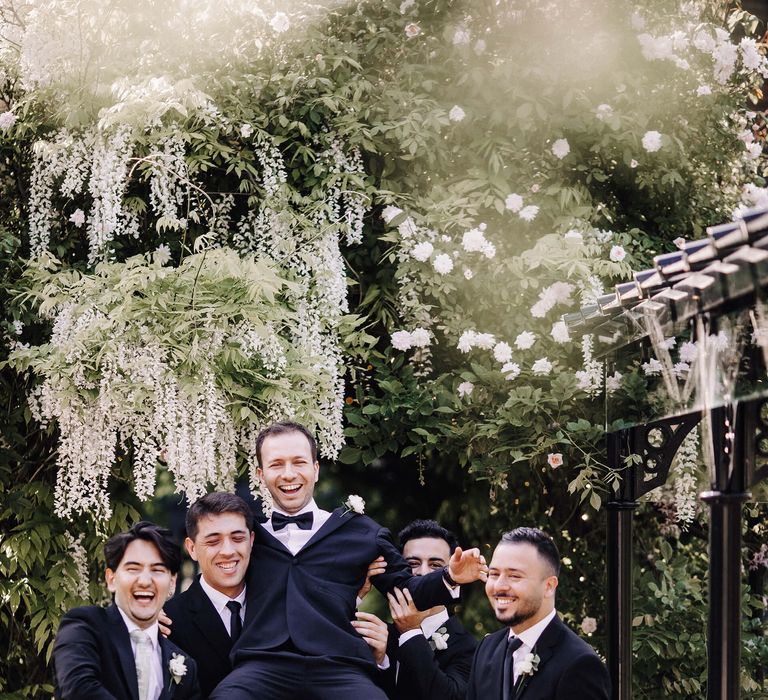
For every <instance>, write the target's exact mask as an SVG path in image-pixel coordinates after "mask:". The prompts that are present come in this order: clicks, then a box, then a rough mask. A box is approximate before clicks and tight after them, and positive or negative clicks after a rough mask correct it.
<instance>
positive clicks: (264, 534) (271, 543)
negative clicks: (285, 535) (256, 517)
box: [254, 521, 291, 554]
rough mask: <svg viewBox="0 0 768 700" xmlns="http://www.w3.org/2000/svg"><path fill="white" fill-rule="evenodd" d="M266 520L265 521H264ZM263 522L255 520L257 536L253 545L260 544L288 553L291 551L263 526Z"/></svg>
mask: <svg viewBox="0 0 768 700" xmlns="http://www.w3.org/2000/svg"><path fill="white" fill-rule="evenodd" d="M264 522H266V521H264ZM264 522H257V523H256V527H257V528H258V529H257V532H258V537H257V540H256V542H254V545H256V544H261V545H264V546H265V547H269V548H270V549H276V550H278V551H279V552H287V553H288V554H290V553H291V550H289V549H288V547H286V546H285V545H284V544H283V543H282V542H281V541H280V540H278V539H277V537H275V536H274V535H273V534H272V533H271V532H270V531H269V530H267V528H265V527H264Z"/></svg>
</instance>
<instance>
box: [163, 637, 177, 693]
mask: <svg viewBox="0 0 768 700" xmlns="http://www.w3.org/2000/svg"><path fill="white" fill-rule="evenodd" d="M160 655H161V658H162V661H161V664H162V671H163V691H162V693H160V700H170V699H171V698H172V697H173V691H174V690H175V689H176V683H174V682H173V681H172V679H171V665H170V664H171V650H170V649H169V647H168V640H167V639H166V638H165V637H163V636H162V635H160Z"/></svg>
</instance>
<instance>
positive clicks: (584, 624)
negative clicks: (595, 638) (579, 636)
mask: <svg viewBox="0 0 768 700" xmlns="http://www.w3.org/2000/svg"><path fill="white" fill-rule="evenodd" d="M595 630H597V620H595V618H594V617H585V618H584V619H583V620H582V621H581V631H582V632H584V634H592V633H593V632H594V631H595Z"/></svg>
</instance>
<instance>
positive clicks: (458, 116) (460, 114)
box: [448, 105, 467, 122]
mask: <svg viewBox="0 0 768 700" xmlns="http://www.w3.org/2000/svg"><path fill="white" fill-rule="evenodd" d="M466 116H467V114H466V112H465V111H464V110H463V109H462V108H461V107H459V105H453V107H451V111H450V112H448V119H450V120H451V121H452V122H460V121H461V120H462V119H464V117H466Z"/></svg>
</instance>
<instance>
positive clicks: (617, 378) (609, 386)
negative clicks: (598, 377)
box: [605, 370, 624, 394]
mask: <svg viewBox="0 0 768 700" xmlns="http://www.w3.org/2000/svg"><path fill="white" fill-rule="evenodd" d="M623 376H624V375H623V374H622V373H621V372H619V371H618V370H617V371H616V372H614V373H613V374H612V375H611V376H610V377H606V378H605V390H606V391H607V392H608V393H609V394H612V393H613V392H614V391H618V390H619V389H620V388H621V380H622V378H623Z"/></svg>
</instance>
